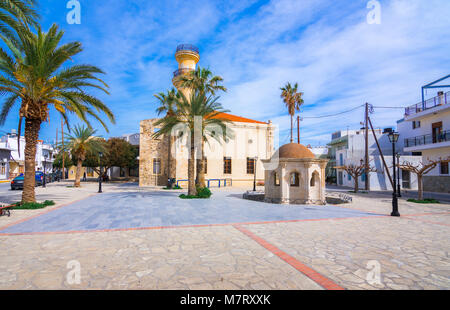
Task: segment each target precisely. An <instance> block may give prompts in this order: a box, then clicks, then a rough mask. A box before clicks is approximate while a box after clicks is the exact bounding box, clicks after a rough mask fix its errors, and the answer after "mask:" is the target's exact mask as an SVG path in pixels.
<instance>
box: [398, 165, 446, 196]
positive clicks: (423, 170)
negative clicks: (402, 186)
mask: <svg viewBox="0 0 450 310" xmlns="http://www.w3.org/2000/svg"><path fill="white" fill-rule="evenodd" d="M448 162H450V156H449V157H447V158H445V159H442V158H439V159H432V160H430V159H429V158H427V162H423V161H422V162H420V163H418V164H413V163H411V162H409V161H404V162H403V163H402V164H401V165H400V166H399V168H400V169H402V170H406V171H410V172H412V173H414V174H416V175H417V194H418V200H423V176H424V175H426V174H427V173H428V172H430V171H431V170H433V169H434V168H436V166H437V165H438V164H440V163H448Z"/></svg>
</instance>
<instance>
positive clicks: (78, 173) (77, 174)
mask: <svg viewBox="0 0 450 310" xmlns="http://www.w3.org/2000/svg"><path fill="white" fill-rule="evenodd" d="M82 164H83V161H82V160H81V159H78V161H77V171H76V172H75V187H81V183H80V180H81V167H82ZM100 177H102V176H100Z"/></svg>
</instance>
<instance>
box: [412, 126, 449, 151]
mask: <svg viewBox="0 0 450 310" xmlns="http://www.w3.org/2000/svg"><path fill="white" fill-rule="evenodd" d="M446 141H450V130H447V131H444V132H442V133H440V134H437V135H431V134H428V135H423V136H417V137H413V138H407V139H405V147H413V146H419V145H427V144H434V143H440V142H446Z"/></svg>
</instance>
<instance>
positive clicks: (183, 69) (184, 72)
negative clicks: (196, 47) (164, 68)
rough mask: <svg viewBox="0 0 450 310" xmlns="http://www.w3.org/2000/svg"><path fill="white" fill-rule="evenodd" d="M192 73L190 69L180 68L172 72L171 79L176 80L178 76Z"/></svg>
mask: <svg viewBox="0 0 450 310" xmlns="http://www.w3.org/2000/svg"><path fill="white" fill-rule="evenodd" d="M191 71H194V69H192V68H181V69H178V70H176V71H174V72H173V77H174V78H176V77H177V76H179V75H182V74H186V73H188V72H191Z"/></svg>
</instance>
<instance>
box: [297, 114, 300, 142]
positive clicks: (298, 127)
mask: <svg viewBox="0 0 450 310" xmlns="http://www.w3.org/2000/svg"><path fill="white" fill-rule="evenodd" d="M297 143H298V144H300V116H297Z"/></svg>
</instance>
